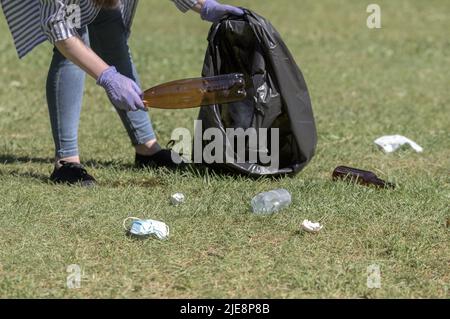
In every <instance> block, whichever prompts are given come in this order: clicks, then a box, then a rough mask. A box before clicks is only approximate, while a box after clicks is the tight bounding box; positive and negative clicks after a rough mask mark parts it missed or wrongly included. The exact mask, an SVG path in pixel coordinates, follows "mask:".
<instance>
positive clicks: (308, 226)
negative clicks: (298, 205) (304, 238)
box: [302, 219, 323, 233]
mask: <svg viewBox="0 0 450 319" xmlns="http://www.w3.org/2000/svg"><path fill="white" fill-rule="evenodd" d="M322 228H323V226H322V225H320V224H319V223H313V222H312V221H310V220H307V219H305V220H304V221H303V223H302V229H303V230H304V231H307V232H308V233H318V232H319V231H320V230H321V229H322Z"/></svg>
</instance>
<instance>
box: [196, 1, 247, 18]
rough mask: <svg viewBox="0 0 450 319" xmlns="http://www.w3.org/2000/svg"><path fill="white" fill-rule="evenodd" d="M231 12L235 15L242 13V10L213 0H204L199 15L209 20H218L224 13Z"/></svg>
mask: <svg viewBox="0 0 450 319" xmlns="http://www.w3.org/2000/svg"><path fill="white" fill-rule="evenodd" d="M226 14H232V15H236V16H241V15H244V11H242V9H240V8H236V7H233V6H229V5H225V4H220V3H218V2H217V1H215V0H206V1H205V4H204V5H203V8H202V12H201V17H202V19H203V20H206V21H209V22H213V23H214V22H218V21H219V20H220V19H221V18H222V17H223V16H224V15H226Z"/></svg>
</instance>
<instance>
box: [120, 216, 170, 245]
mask: <svg viewBox="0 0 450 319" xmlns="http://www.w3.org/2000/svg"><path fill="white" fill-rule="evenodd" d="M129 220H133V222H132V223H131V227H127V225H126V223H127V221H129ZM123 228H124V229H125V230H126V231H128V232H129V234H131V235H134V236H151V235H153V236H155V237H156V238H158V239H161V240H165V239H167V238H169V232H170V231H169V226H167V225H166V224H165V223H163V222H160V221H157V220H152V219H139V218H136V217H128V218H126V219H125V220H124V221H123Z"/></svg>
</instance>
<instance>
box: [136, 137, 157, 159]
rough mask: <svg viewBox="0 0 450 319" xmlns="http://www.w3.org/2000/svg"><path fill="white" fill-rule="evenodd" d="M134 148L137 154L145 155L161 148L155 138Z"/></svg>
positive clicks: (154, 152)
mask: <svg viewBox="0 0 450 319" xmlns="http://www.w3.org/2000/svg"><path fill="white" fill-rule="evenodd" d="M134 148H135V150H136V153H137V154H139V155H145V156H151V155H154V154H156V153H158V152H159V151H160V150H161V146H159V144H158V141H157V140H156V139H153V140H151V141H148V142H147V143H145V144H141V145H136V146H135V147H134Z"/></svg>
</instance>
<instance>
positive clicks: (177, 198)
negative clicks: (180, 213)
mask: <svg viewBox="0 0 450 319" xmlns="http://www.w3.org/2000/svg"><path fill="white" fill-rule="evenodd" d="M184 201H185V197H184V195H183V194H181V193H176V194H173V195H172V196H170V202H171V203H172V205H174V206H179V205H181V204H183V203H184Z"/></svg>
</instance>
